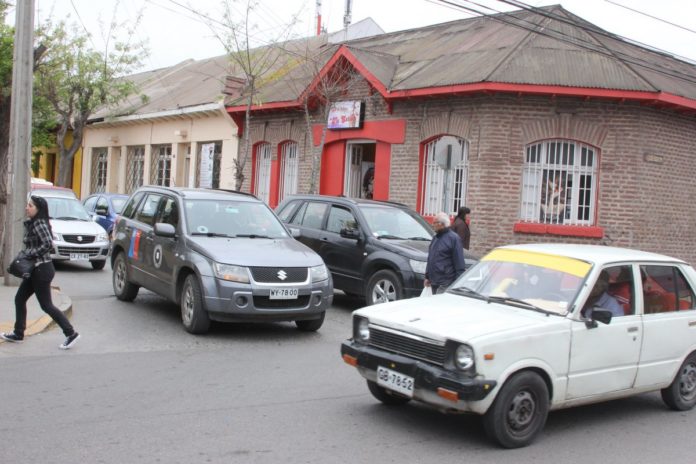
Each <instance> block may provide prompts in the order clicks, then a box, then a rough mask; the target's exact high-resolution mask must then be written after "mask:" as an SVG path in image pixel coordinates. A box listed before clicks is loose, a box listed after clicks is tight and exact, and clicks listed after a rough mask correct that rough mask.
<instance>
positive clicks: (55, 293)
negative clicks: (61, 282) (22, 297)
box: [0, 283, 72, 343]
mask: <svg viewBox="0 0 696 464" xmlns="http://www.w3.org/2000/svg"><path fill="white" fill-rule="evenodd" d="M15 293H17V287H6V286H5V285H3V284H2V283H0V332H12V331H13V330H14V320H15V307H14V297H15ZM51 298H53V304H54V305H56V307H57V308H58V309H60V310H61V311H63V314H65V316H66V317H67V318H68V319H69V318H70V314H71V313H72V300H71V299H70V297H68V296H67V295H65V294H64V293H62V292H61V291H60V288H58V287H55V286H54V287H51ZM53 324H54V322H53V319H51V316H49V315H48V314H46V313H45V312H43V311H41V307H40V306H39V302H38V301H37V299H36V296H32V297H31V298H29V301H27V328H26V330H25V331H24V336H25V337H30V336H32V335H36V334H38V333H41V332H43V331H44V330H46V329H48V328H49V327H51V326H52V325H53ZM0 343H6V342H5V341H4V340H3V339H1V338H0Z"/></svg>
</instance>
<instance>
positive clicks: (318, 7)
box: [317, 0, 321, 35]
mask: <svg viewBox="0 0 696 464" xmlns="http://www.w3.org/2000/svg"><path fill="white" fill-rule="evenodd" d="M317 35H321V0H317Z"/></svg>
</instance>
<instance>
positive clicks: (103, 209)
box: [94, 206, 109, 216]
mask: <svg viewBox="0 0 696 464" xmlns="http://www.w3.org/2000/svg"><path fill="white" fill-rule="evenodd" d="M94 212H95V213H96V214H98V215H99V216H106V214H107V213H108V212H109V208H107V207H105V206H97V208H96V209H95V210H94Z"/></svg>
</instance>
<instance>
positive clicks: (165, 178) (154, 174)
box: [150, 145, 172, 187]
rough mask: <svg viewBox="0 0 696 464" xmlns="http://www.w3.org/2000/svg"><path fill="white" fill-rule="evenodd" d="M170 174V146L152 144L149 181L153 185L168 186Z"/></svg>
mask: <svg viewBox="0 0 696 464" xmlns="http://www.w3.org/2000/svg"><path fill="white" fill-rule="evenodd" d="M171 175H172V146H171V145H153V146H152V169H151V174H150V182H151V183H152V184H153V185H161V186H163V187H169V184H170V181H171Z"/></svg>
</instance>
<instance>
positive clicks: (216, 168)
mask: <svg viewBox="0 0 696 464" xmlns="http://www.w3.org/2000/svg"><path fill="white" fill-rule="evenodd" d="M211 143H213V144H215V147H214V148H213V185H212V188H214V189H217V188H220V161H221V160H222V142H201V143H199V144H198V163H196V180H195V185H196V187H200V186H201V159H202V156H203V145H207V144H211Z"/></svg>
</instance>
